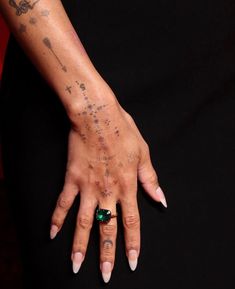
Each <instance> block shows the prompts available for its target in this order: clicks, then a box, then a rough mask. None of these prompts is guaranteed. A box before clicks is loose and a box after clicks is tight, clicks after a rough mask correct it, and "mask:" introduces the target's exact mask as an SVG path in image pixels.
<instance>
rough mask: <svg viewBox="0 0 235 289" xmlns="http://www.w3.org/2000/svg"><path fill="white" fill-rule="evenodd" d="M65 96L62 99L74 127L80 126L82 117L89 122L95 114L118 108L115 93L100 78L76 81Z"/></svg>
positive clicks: (66, 91)
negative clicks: (114, 107) (85, 117)
mask: <svg viewBox="0 0 235 289" xmlns="http://www.w3.org/2000/svg"><path fill="white" fill-rule="evenodd" d="M64 94H65V95H64V97H62V98H61V99H62V102H63V104H64V107H65V110H66V113H67V115H68V117H69V119H70V121H71V123H72V124H73V125H76V124H79V122H80V121H81V118H80V117H79V116H81V115H83V116H87V122H89V121H90V120H91V121H92V119H93V118H92V115H93V114H96V113H101V112H104V111H106V112H107V109H108V108H110V107H113V106H114V105H116V106H118V101H117V99H116V97H115V95H114V93H113V92H112V90H111V89H110V87H109V86H108V84H107V83H106V82H105V81H104V80H103V79H102V78H100V77H98V78H93V79H87V78H80V79H78V80H74V83H73V86H72V85H70V86H68V87H66V88H65V89H64ZM93 117H94V116H93Z"/></svg>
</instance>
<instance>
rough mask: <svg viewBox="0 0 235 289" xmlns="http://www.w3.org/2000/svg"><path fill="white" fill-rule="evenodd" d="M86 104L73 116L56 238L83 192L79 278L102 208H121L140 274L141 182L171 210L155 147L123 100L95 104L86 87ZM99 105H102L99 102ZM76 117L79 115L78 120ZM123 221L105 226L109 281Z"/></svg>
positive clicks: (75, 257)
mask: <svg viewBox="0 0 235 289" xmlns="http://www.w3.org/2000/svg"><path fill="white" fill-rule="evenodd" d="M81 89H82V95H83V96H82V97H83V105H80V106H79V108H80V109H79V110H77V111H76V113H74V114H73V117H72V119H73V121H72V123H73V125H72V127H71V131H70V134H69V146H68V162H67V172H66V176H65V183H64V187H63V190H62V192H61V194H60V196H59V198H58V201H57V204H56V208H55V210H54V213H53V216H52V222H51V224H52V226H51V238H52V239H53V238H54V237H55V236H56V234H57V233H58V231H59V230H60V229H61V228H62V225H63V222H64V220H65V217H66V215H67V212H68V210H69V209H70V207H71V206H72V204H73V202H74V199H75V197H76V195H77V194H78V192H79V193H80V207H79V211H78V214H77V221H76V228H75V234H74V241H73V248H72V254H71V259H72V262H73V271H74V273H77V272H78V271H79V269H80V266H81V264H82V262H83V260H84V258H85V255H86V250H87V244H88V240H89V235H90V230H91V227H92V224H93V219H94V213H95V210H96V208H97V206H98V207H99V208H101V209H108V210H110V211H111V212H112V214H113V215H115V214H116V204H117V203H119V204H120V205H121V210H122V221H123V225H124V231H125V245H126V255H127V258H128V261H129V265H130V268H131V269H132V270H135V268H136V266H137V260H138V256H139V253H140V217H139V211H138V204H137V198H136V194H137V179H139V180H140V182H141V183H142V185H143V187H144V189H145V191H146V192H147V193H148V194H149V195H150V196H151V197H152V198H153V199H154V200H155V201H158V202H162V203H163V205H164V206H165V207H166V206H167V204H166V200H165V197H164V194H163V192H162V190H161V188H160V186H159V184H158V179H157V174H156V172H155V170H154V168H153V166H152V163H151V159H150V154H149V148H148V145H147V143H146V142H145V141H144V139H143V137H142V136H141V134H140V132H139V130H138V128H137V127H136V125H135V123H134V120H133V119H132V117H131V116H130V115H129V114H128V113H127V112H125V111H124V109H122V108H121V106H120V105H119V104H118V102H117V101H114V102H111V103H110V102H108V101H107V102H105V100H106V99H107V98H103V99H104V100H103V101H102V102H101V100H99V101H93V100H92V99H91V98H90V96H89V95H88V93H87V92H86V88H85V86H84V85H81ZM98 102H99V103H98ZM75 115H76V116H75ZM116 234H117V220H116V218H111V219H110V221H109V222H108V223H100V269H101V272H102V276H103V279H104V281H105V282H108V281H109V279H110V277H111V272H112V270H113V266H114V261H115V260H114V259H115V246H116Z"/></svg>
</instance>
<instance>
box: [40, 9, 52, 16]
mask: <svg viewBox="0 0 235 289" xmlns="http://www.w3.org/2000/svg"><path fill="white" fill-rule="evenodd" d="M49 14H50V11H49V10H46V9H45V10H42V11H41V15H42V16H44V17H48V16H49Z"/></svg>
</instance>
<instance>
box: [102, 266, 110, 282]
mask: <svg viewBox="0 0 235 289" xmlns="http://www.w3.org/2000/svg"><path fill="white" fill-rule="evenodd" d="M101 271H102V277H103V280H104V282H105V283H108V282H109V280H110V278H111V271H112V264H111V263H110V262H104V263H103V264H102V266H101Z"/></svg>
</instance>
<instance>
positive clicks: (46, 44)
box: [43, 37, 67, 72]
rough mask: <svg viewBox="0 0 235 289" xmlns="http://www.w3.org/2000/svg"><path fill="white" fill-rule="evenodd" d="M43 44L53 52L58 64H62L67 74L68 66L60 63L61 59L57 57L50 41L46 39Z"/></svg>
mask: <svg viewBox="0 0 235 289" xmlns="http://www.w3.org/2000/svg"><path fill="white" fill-rule="evenodd" d="M43 43H44V45H45V46H46V47H47V48H48V49H49V50H50V51H51V52H52V54H53V55H54V56H55V58H56V60H57V61H58V63H59V64H60V66H61V68H62V70H63V71H64V72H67V68H66V66H65V65H63V63H62V62H61V61H60V59H59V57H58V56H57V55H56V53H55V51H54V50H53V48H52V45H51V41H50V39H49V38H48V37H45V38H44V39H43Z"/></svg>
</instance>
